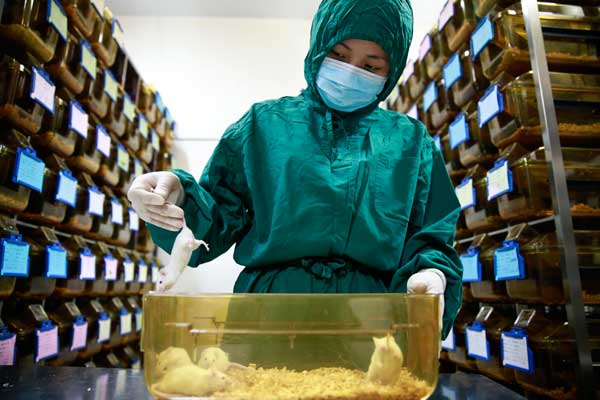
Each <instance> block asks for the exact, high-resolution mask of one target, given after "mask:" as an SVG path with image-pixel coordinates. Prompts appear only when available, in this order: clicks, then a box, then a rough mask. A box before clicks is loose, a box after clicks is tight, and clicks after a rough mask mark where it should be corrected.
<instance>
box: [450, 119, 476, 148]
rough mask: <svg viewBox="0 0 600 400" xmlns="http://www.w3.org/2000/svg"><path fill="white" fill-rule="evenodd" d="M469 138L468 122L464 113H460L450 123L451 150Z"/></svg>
mask: <svg viewBox="0 0 600 400" xmlns="http://www.w3.org/2000/svg"><path fill="white" fill-rule="evenodd" d="M470 139H471V135H470V132H469V124H468V121H467V117H466V116H465V114H463V113H460V114H458V117H456V119H455V120H454V121H453V122H452V123H451V124H450V147H451V148H452V150H454V149H455V148H457V147H458V146H459V145H460V144H462V143H464V142H466V141H468V140H470Z"/></svg>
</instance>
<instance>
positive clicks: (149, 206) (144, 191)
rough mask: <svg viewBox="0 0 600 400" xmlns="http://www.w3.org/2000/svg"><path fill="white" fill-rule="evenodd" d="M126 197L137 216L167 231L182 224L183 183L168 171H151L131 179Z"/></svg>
mask: <svg viewBox="0 0 600 400" xmlns="http://www.w3.org/2000/svg"><path fill="white" fill-rule="evenodd" d="M127 198H128V199H129V201H130V202H131V206H132V207H133V209H134V210H135V212H136V213H137V214H138V215H139V217H140V218H141V219H142V220H144V221H146V222H149V223H151V224H153V225H156V226H158V227H160V228H163V229H167V230H169V231H175V232H176V231H178V230H180V229H181V228H182V227H183V216H184V213H183V210H182V209H181V208H180V207H179V206H180V205H181V204H183V200H184V199H185V192H184V191H183V186H181V182H180V181H179V178H178V177H177V175H175V174H173V173H171V172H165V171H162V172H150V173H148V174H144V175H140V176H138V177H137V178H135V179H134V181H133V182H132V184H131V187H130V188H129V191H128V192H127Z"/></svg>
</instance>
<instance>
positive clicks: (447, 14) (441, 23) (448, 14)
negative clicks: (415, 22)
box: [438, 0, 454, 32]
mask: <svg viewBox="0 0 600 400" xmlns="http://www.w3.org/2000/svg"><path fill="white" fill-rule="evenodd" d="M453 16H454V0H448V1H447V2H446V5H445V6H444V8H442V12H441V13H440V17H439V18H438V32H441V31H442V30H443V29H444V28H445V27H446V25H447V24H448V21H450V19H451V18H452V17H453Z"/></svg>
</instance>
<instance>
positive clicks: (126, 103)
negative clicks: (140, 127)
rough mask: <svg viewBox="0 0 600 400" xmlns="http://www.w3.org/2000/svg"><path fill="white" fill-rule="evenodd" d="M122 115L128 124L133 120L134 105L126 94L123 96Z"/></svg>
mask: <svg viewBox="0 0 600 400" xmlns="http://www.w3.org/2000/svg"><path fill="white" fill-rule="evenodd" d="M123 114H124V115H125V118H127V120H128V121H129V122H133V120H134V118H135V104H133V102H132V101H131V98H130V97H129V95H128V94H124V95H123Z"/></svg>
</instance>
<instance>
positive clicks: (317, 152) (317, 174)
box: [148, 0, 462, 337]
mask: <svg viewBox="0 0 600 400" xmlns="http://www.w3.org/2000/svg"><path fill="white" fill-rule="evenodd" d="M412 27H413V17H412V9H411V7H410V2H409V0H324V1H323V2H322V4H321V6H320V7H319V10H318V12H317V14H316V16H315V18H314V21H313V25H312V30H311V40H310V50H309V53H308V56H307V57H306V61H305V76H306V81H307V83H308V87H307V88H306V89H304V90H303V91H302V92H301V94H300V95H299V96H297V97H284V98H281V99H277V100H271V101H265V102H262V103H258V104H255V105H253V106H252V108H251V109H250V110H249V111H248V112H247V113H246V114H245V115H244V116H243V117H242V118H241V119H240V120H239V121H238V122H236V123H234V124H233V125H232V126H231V127H229V128H228V129H227V131H226V132H225V134H224V135H223V137H222V139H221V140H220V143H219V144H218V146H217V148H216V149H215V151H214V154H213V155H212V157H211V159H210V161H209V163H208V165H207V166H206V169H205V170H204V172H203V174H202V177H201V178H200V181H199V182H197V181H196V180H195V179H194V177H193V176H192V175H190V174H189V173H187V172H185V171H182V170H173V172H174V173H175V174H176V175H177V176H178V177H179V179H180V180H181V183H182V185H183V188H184V189H185V194H186V196H185V202H184V204H183V206H182V208H183V210H184V211H185V218H186V223H187V225H188V226H189V227H190V228H191V229H192V231H193V232H194V233H195V235H196V238H198V239H202V240H205V241H206V242H208V243H209V244H210V249H211V250H210V252H209V253H207V252H206V251H205V250H204V249H203V248H200V249H198V250H196V251H195V252H194V253H193V255H192V259H191V262H190V265H192V266H197V265H199V264H201V263H205V262H208V261H210V260H213V259H214V258H216V257H218V256H219V255H221V254H223V253H224V252H226V251H227V250H228V249H229V248H230V247H231V246H232V245H233V244H235V245H236V248H235V254H234V258H235V261H236V262H237V263H239V264H241V265H244V266H245V267H246V268H245V269H244V271H243V272H242V273H241V274H240V276H239V278H238V280H237V282H236V284H235V288H234V290H235V292H259V293H265V292H278V293H314V292H340V293H344V292H345V293H348V292H351V293H356V292H361V293H365V292H376V293H384V292H406V283H407V280H408V278H409V277H410V276H411V275H412V274H414V273H415V272H418V271H419V270H422V269H426V268H437V269H439V270H441V271H443V272H444V274H445V275H446V277H447V288H446V294H445V305H446V308H445V313H444V318H443V322H444V327H443V336H444V337H445V336H446V334H447V333H448V332H449V329H450V327H451V325H452V323H453V321H454V318H455V316H456V313H457V310H458V307H459V305H460V299H461V290H462V266H461V262H460V259H459V257H458V255H457V253H456V252H455V250H454V249H453V247H452V245H453V241H454V232H455V226H456V222H457V219H458V216H459V212H460V208H459V203H458V200H457V198H456V195H455V193H454V188H453V186H452V183H451V181H450V179H449V177H448V174H447V172H446V169H445V166H444V162H443V160H442V156H441V154H440V153H439V151H438V150H437V149H436V147H435V144H434V142H433V140H432V139H431V137H430V136H429V134H428V133H427V131H426V128H425V127H424V126H423V124H421V123H420V122H419V121H416V120H414V119H411V118H409V117H407V116H406V115H402V114H399V113H396V112H391V111H386V110H383V109H380V108H379V107H378V103H379V101H382V100H384V99H385V98H387V96H388V95H389V93H390V92H391V91H392V89H393V88H394V85H395V84H396V82H397V81H398V79H399V77H400V75H401V73H402V71H403V69H404V66H405V64H406V58H407V53H408V49H409V46H410V43H411V40H412ZM347 39H363V40H370V41H374V42H376V43H378V44H379V45H380V46H381V47H382V48H383V49H384V50H385V51H386V52H387V54H388V55H389V57H390V63H391V73H390V77H389V80H388V82H387V84H386V87H385V88H384V90H383V91H382V93H381V94H380V95H379V99H378V101H377V102H374V103H373V104H372V105H370V106H368V107H365V108H364V109H361V110H358V111H355V112H353V113H350V114H343V113H338V112H335V111H333V110H331V109H329V108H328V107H326V106H325V104H324V103H323V101H322V100H321V98H320V95H319V94H318V91H317V89H316V83H315V80H316V75H317V72H318V70H319V67H320V65H321V62H322V61H323V59H324V57H325V56H326V55H327V53H328V52H329V50H330V49H331V48H332V47H333V46H334V45H335V44H336V43H338V42H341V41H344V40H347ZM148 227H149V229H150V232H151V234H152V238H153V240H154V242H155V243H156V244H157V245H158V246H160V247H161V248H163V249H164V250H165V251H167V252H170V251H171V249H172V246H173V243H174V240H175V237H176V235H177V233H176V232H170V231H166V230H163V229H160V228H158V227H156V226H153V225H150V224H149V225H148Z"/></svg>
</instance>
